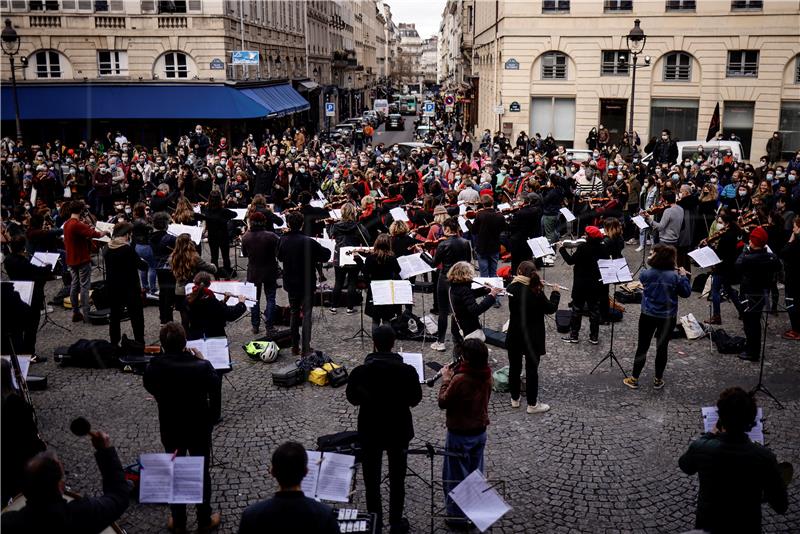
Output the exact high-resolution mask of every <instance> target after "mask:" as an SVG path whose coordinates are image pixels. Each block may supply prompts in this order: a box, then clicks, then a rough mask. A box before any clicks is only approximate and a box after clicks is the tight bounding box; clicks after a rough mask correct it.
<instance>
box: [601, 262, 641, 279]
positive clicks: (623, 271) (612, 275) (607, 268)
mask: <svg viewBox="0 0 800 534" xmlns="http://www.w3.org/2000/svg"><path fill="white" fill-rule="evenodd" d="M597 265H598V267H600V278H601V279H602V281H603V283H604V284H616V283H619V282H630V281H631V280H633V275H632V274H631V270H630V268H628V263H627V262H626V261H625V258H619V259H616V260H597Z"/></svg>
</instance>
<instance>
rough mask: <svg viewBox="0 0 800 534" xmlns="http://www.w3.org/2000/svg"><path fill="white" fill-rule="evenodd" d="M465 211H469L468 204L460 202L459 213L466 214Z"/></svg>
mask: <svg viewBox="0 0 800 534" xmlns="http://www.w3.org/2000/svg"><path fill="white" fill-rule="evenodd" d="M465 213H467V205H466V204H459V205H458V214H459V215H464V214H465ZM459 218H460V217H459Z"/></svg>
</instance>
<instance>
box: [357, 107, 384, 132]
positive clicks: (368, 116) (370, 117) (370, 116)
mask: <svg viewBox="0 0 800 534" xmlns="http://www.w3.org/2000/svg"><path fill="white" fill-rule="evenodd" d="M361 117H362V118H363V119H364V120H365V121H367V122H368V123H369V124H370V125H371V126H372V127H373V128H377V127H378V126H380V124H381V119H380V117H379V116H378V112H377V111H374V110H367V111H365V112H364V113H363V115H362V116H361Z"/></svg>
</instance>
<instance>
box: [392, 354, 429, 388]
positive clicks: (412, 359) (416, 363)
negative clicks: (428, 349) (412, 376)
mask: <svg viewBox="0 0 800 534" xmlns="http://www.w3.org/2000/svg"><path fill="white" fill-rule="evenodd" d="M398 354H400V356H401V357H402V358H403V363H407V364H408V365H410V366H411V367H413V368H414V370H416V371H417V375H418V376H419V383H420V384H422V383H423V382H425V368H424V367H423V366H422V354H420V353H419V352H400V353H398Z"/></svg>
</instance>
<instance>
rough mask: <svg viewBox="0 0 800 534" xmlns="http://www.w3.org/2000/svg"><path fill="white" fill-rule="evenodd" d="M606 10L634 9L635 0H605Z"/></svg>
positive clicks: (604, 8)
mask: <svg viewBox="0 0 800 534" xmlns="http://www.w3.org/2000/svg"><path fill="white" fill-rule="evenodd" d="M603 10H604V11H631V10H633V0H605V2H603Z"/></svg>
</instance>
